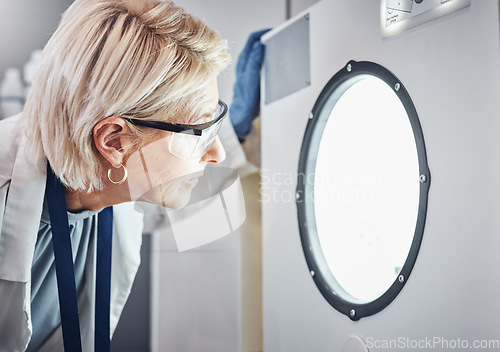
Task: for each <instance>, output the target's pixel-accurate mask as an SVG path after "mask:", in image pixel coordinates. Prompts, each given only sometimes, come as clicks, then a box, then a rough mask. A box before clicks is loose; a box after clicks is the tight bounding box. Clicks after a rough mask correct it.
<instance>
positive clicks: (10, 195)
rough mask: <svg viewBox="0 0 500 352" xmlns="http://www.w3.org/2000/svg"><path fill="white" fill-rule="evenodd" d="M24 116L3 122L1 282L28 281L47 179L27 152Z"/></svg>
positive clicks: (0, 129)
mask: <svg viewBox="0 0 500 352" xmlns="http://www.w3.org/2000/svg"><path fill="white" fill-rule="evenodd" d="M25 144H26V138H25V136H24V128H23V120H22V118H21V115H16V116H14V117H11V118H8V119H6V120H2V121H1V122H0V224H1V227H0V279H3V280H8V281H18V282H27V281H29V279H30V274H31V261H32V259H33V250H34V246H35V242H36V235H37V232H38V227H39V225H40V216H41V214H42V207H43V197H44V194H45V177H44V175H43V173H42V172H41V171H40V170H37V169H36V167H35V165H34V163H33V162H32V161H30V160H29V157H28V156H27V154H26V152H25Z"/></svg>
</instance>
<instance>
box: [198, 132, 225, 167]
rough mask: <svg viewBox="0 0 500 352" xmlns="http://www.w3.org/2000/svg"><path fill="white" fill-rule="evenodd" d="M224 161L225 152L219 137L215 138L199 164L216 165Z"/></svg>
mask: <svg viewBox="0 0 500 352" xmlns="http://www.w3.org/2000/svg"><path fill="white" fill-rule="evenodd" d="M225 159H226V151H225V150H224V147H223V146H222V143H221V142H220V139H219V136H217V137H216V138H215V140H214V141H213V142H212V144H211V145H210V148H208V150H207V152H206V153H205V155H203V156H202V157H201V160H200V162H202V163H212V164H217V163H221V162H223V161H224V160H225Z"/></svg>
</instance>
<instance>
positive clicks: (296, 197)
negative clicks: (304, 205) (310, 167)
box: [295, 192, 300, 200]
mask: <svg viewBox="0 0 500 352" xmlns="http://www.w3.org/2000/svg"><path fill="white" fill-rule="evenodd" d="M295 199H297V200H299V199H300V193H299V192H295Z"/></svg>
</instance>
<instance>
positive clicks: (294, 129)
mask: <svg viewBox="0 0 500 352" xmlns="http://www.w3.org/2000/svg"><path fill="white" fill-rule="evenodd" d="M424 1H425V0H424ZM413 5H414V6H415V4H413ZM307 13H308V14H309V21H310V56H311V57H310V60H311V61H310V62H311V85H310V86H308V87H306V88H304V89H302V90H300V91H297V92H295V93H293V94H291V95H288V96H286V97H284V98H281V99H279V100H277V101H275V102H273V103H270V104H267V105H266V104H263V105H262V203H263V204H262V206H263V314H264V350H265V351H272V352H276V351H286V352H292V351H298V352H299V351H300V352H301V351H315V352H322V351H325V352H326V351H342V350H345V351H355V350H356V351H357V350H360V351H362V350H364V349H365V346H363V345H362V343H361V342H360V341H364V342H365V344H366V347H367V349H368V350H370V351H372V352H374V351H383V350H401V351H404V350H410V349H411V348H413V349H414V350H419V348H418V346H417V345H418V344H419V343H420V344H422V343H423V342H427V341H431V343H434V345H433V348H434V350H436V351H441V350H446V347H451V348H453V346H455V348H457V347H459V345H458V343H460V344H461V345H460V347H463V346H464V344H468V348H469V350H479V346H477V347H476V346H475V345H474V344H476V343H478V344H482V346H484V344H485V343H488V341H489V340H492V342H491V343H493V344H494V343H495V341H497V343H498V344H497V345H493V346H491V347H490V348H492V350H493V347H495V348H496V349H498V348H500V342H498V340H500V336H499V335H498V327H499V326H500V300H498V297H499V296H500V259H499V256H498V250H499V249H500V236H499V234H500V218H499V217H498V212H499V210H500V102H499V100H498V94H499V92H500V45H499V43H500V38H499V16H498V14H499V4H498V1H493V0H488V1H474V2H471V4H470V6H468V7H465V8H464V9H462V10H459V11H458V12H454V13H453V14H452V15H449V16H446V17H443V18H441V19H440V20H439V21H431V22H428V23H425V24H423V25H421V26H419V27H416V28H414V29H412V30H410V31H407V32H404V33H401V34H398V35H397V36H393V37H391V38H388V39H383V38H382V34H381V31H380V3H379V2H378V1H366V0H350V1H336V0H323V1H322V2H319V3H318V4H316V5H315V6H313V7H312V8H310V9H309V10H308V11H307ZM350 14H356V16H351V15H350ZM299 16H304V13H303V14H300V15H299ZM293 20H294V19H292V20H291V22H293ZM287 24H288V23H285V24H284V25H283V26H281V27H279V28H275V29H274V30H273V31H272V32H269V33H268V34H266V37H265V38H264V42H265V41H266V40H268V39H269V38H272V37H273V36H275V35H276V34H277V33H279V32H280V31H282V30H283V29H285V28H286V27H287ZM350 60H356V61H371V62H375V63H378V64H380V65H383V66H384V67H386V68H387V69H389V70H391V71H392V72H393V73H394V74H395V75H396V76H397V77H398V78H399V79H400V80H401V82H403V84H404V85H405V87H406V89H407V90H408V92H409V94H410V96H411V98H412V100H413V103H414V104H415V107H416V110H417V112H418V115H419V118H420V123H421V126H422V131H423V135H424V138H425V143H426V148H427V157H428V163H429V168H430V170H431V172H432V186H431V187H430V191H429V204H428V210H427V220H426V225H425V232H424V235H423V241H422V245H421V248H420V253H419V255H418V257H417V260H416V264H415V266H414V268H413V271H412V275H411V277H410V278H409V280H408V282H407V283H406V285H405V287H404V288H403V289H402V291H401V292H400V293H399V295H398V296H397V297H396V299H395V300H394V301H393V302H392V303H391V304H390V305H389V306H388V307H387V308H385V309H384V310H382V311H381V312H379V313H377V314H375V315H372V316H369V317H366V318H363V319H361V320H359V321H351V320H350V319H348V317H346V316H345V315H343V314H341V313H339V312H338V311H336V310H335V309H334V308H333V307H332V306H330V305H329V303H328V302H327V301H326V300H325V299H324V298H323V296H322V295H321V293H320V291H319V290H318V288H317V287H316V285H315V283H314V281H313V279H312V277H311V273H310V272H309V269H308V266H307V263H306V260H305V257H304V253H303V250H302V246H301V239H300V234H299V226H298V221H297V207H296V204H295V190H296V186H297V185H296V179H297V170H298V162H299V154H300V150H301V143H302V138H303V135H304V131H305V128H306V125H307V122H308V119H309V112H310V111H311V110H312V107H313V105H314V103H315V101H316V99H317V97H318V95H319V94H320V92H321V90H322V89H323V87H324V86H325V84H326V83H327V82H328V80H329V79H330V78H331V77H332V76H333V75H334V74H335V73H336V72H337V71H339V70H340V69H341V68H342V67H345V65H346V64H347V62H349V61H350ZM263 90H265V85H264V84H263ZM263 94H265V91H263ZM264 96H265V95H264ZM394 216H397V214H394ZM352 336H358V337H359V339H358V338H357V337H356V341H354V340H352V338H350V337H352ZM464 341H465V342H464ZM389 343H392V344H394V343H399V345H398V346H396V347H394V345H392V347H391V346H390V345H389ZM427 346H429V345H427ZM482 346H481V347H482ZM389 348H395V349H389Z"/></svg>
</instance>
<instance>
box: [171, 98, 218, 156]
mask: <svg viewBox="0 0 500 352" xmlns="http://www.w3.org/2000/svg"><path fill="white" fill-rule="evenodd" d="M223 110H224V108H223V107H222V106H221V105H220V104H219V105H218V106H217V110H216V112H215V114H214V115H213V116H212V118H211V119H214V118H218V117H219V116H220V115H221V114H222V112H223ZM221 125H222V120H221V121H219V122H218V123H216V124H214V125H212V126H210V127H209V128H207V129H206V130H204V131H203V133H202V135H201V136H197V135H195V134H193V133H192V131H191V133H190V132H182V133H173V135H172V139H171V141H170V152H171V153H172V154H174V155H175V156H178V157H180V158H183V159H198V158H201V157H202V156H203V155H205V153H206V152H207V151H208V149H209V148H210V146H211V145H212V143H213V142H214V140H215V138H216V137H217V135H218V134H219V130H220V127H221Z"/></svg>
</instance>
